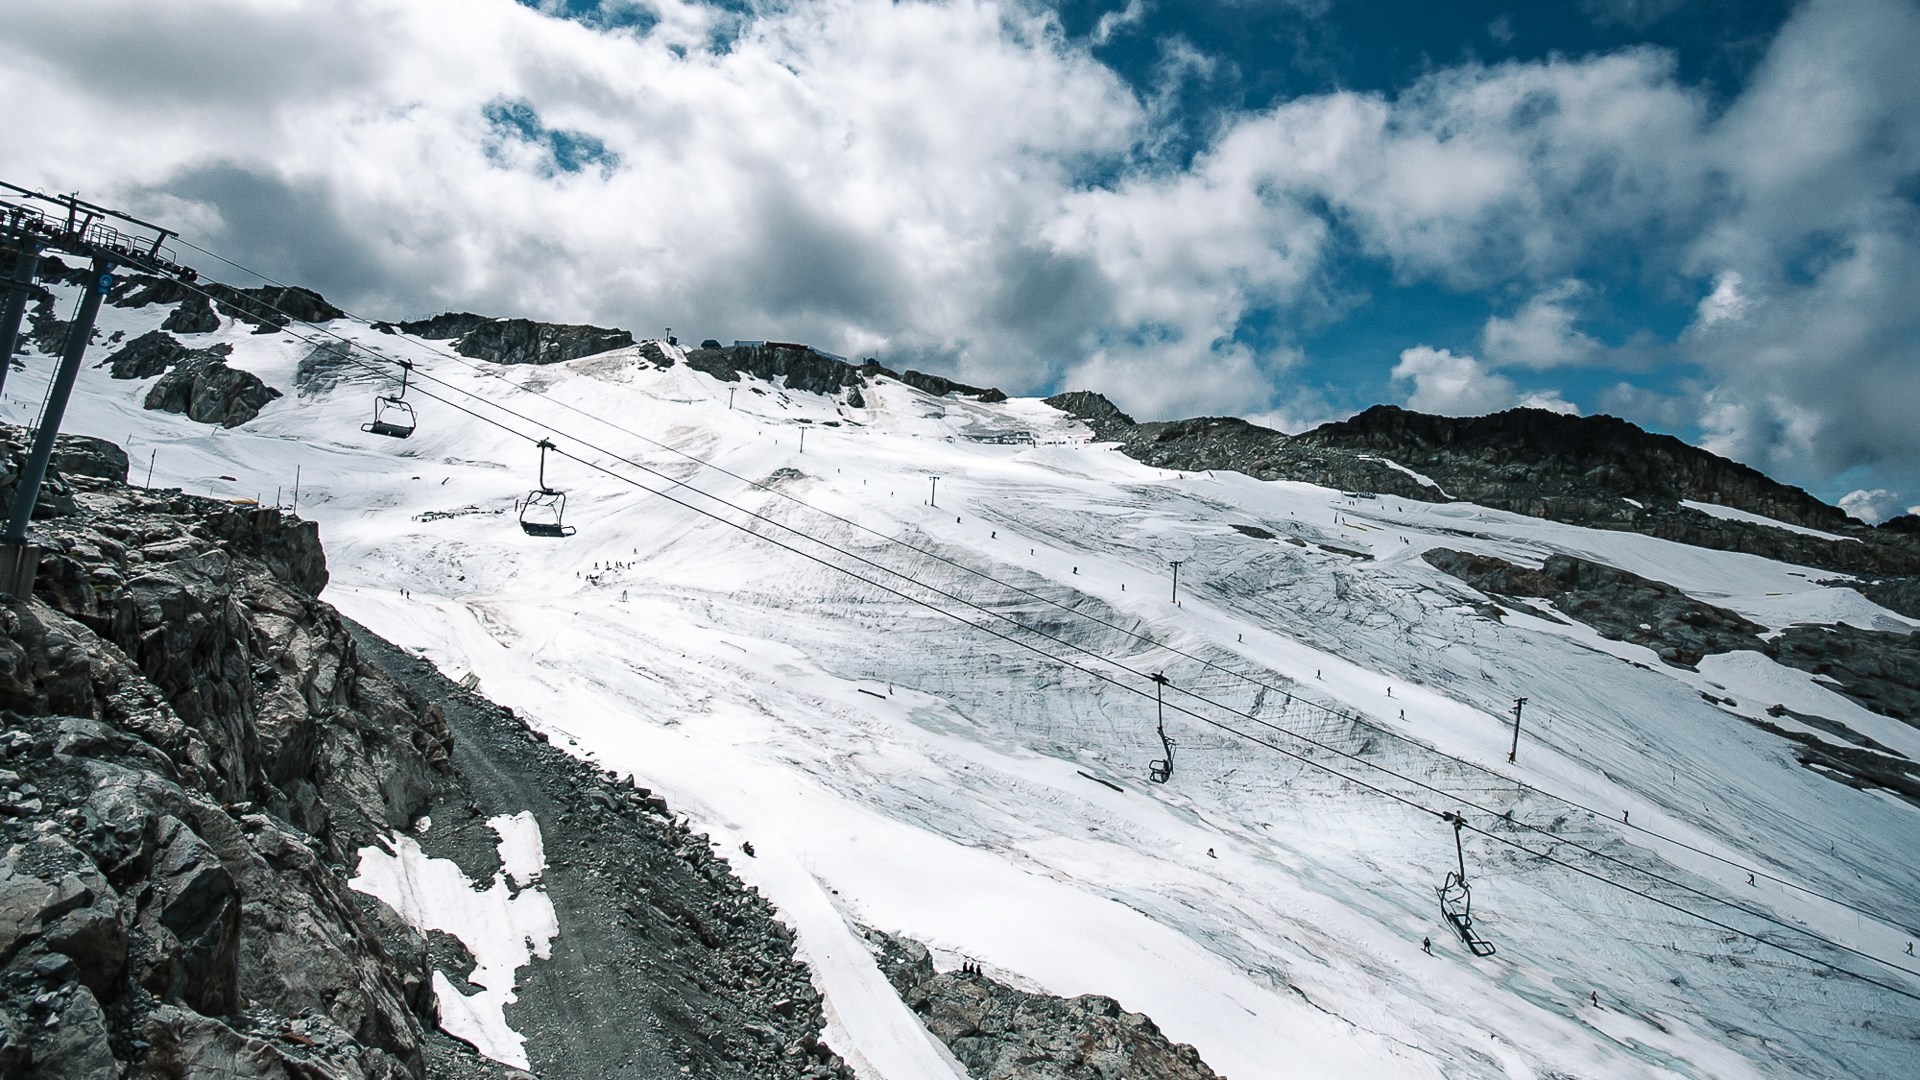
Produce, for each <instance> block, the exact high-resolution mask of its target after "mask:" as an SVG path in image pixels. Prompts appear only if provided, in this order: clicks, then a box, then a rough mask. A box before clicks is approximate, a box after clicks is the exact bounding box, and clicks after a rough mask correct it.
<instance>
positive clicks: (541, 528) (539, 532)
mask: <svg viewBox="0 0 1920 1080" xmlns="http://www.w3.org/2000/svg"><path fill="white" fill-rule="evenodd" d="M539 446H540V486H539V487H538V488H535V489H534V490H532V491H529V492H527V498H526V500H525V501H524V502H522V503H521V504H520V528H521V529H522V530H524V531H525V532H526V534H527V535H528V536H552V537H566V536H572V535H573V534H574V532H575V530H574V527H573V526H571V525H568V524H566V522H565V518H566V513H567V494H566V492H564V491H560V490H557V489H555V488H550V487H548V486H547V451H549V450H552V449H555V447H554V445H553V443H551V442H548V441H547V440H546V439H541V440H540V442H539Z"/></svg>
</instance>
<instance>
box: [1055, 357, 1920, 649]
mask: <svg viewBox="0 0 1920 1080" xmlns="http://www.w3.org/2000/svg"><path fill="white" fill-rule="evenodd" d="M1047 404H1049V405H1052V406H1054V407H1055V408H1058V409H1061V410H1062V411H1064V412H1067V413H1069V414H1070V415H1073V416H1075V417H1078V418H1079V419H1081V420H1082V421H1084V422H1085V423H1086V424H1087V425H1088V426H1089V427H1091V428H1092V429H1093V431H1094V434H1095V437H1096V438H1099V439H1101V440H1103V441H1112V442H1115V443H1118V444H1119V447H1120V450H1121V451H1122V452H1123V453H1125V454H1127V455H1128V456H1129V457H1132V458H1134V459H1136V460H1138V461H1141V462H1143V463H1145V464H1148V465H1153V466H1155V467H1158V468H1166V469H1180V470H1184V471H1201V470H1209V469H1227V470H1233V471H1236V472H1242V473H1246V474H1247V475H1249V476H1253V477H1256V478H1258V479H1262V480H1298V481H1305V482H1308V483H1313V484H1320V485H1323V486H1326V487H1332V488H1337V489H1340V490H1343V491H1366V492H1375V493H1379V494H1387V495H1397V496H1400V497H1403V498H1407V499H1418V500H1421V501H1424V502H1442V501H1454V500H1458V501H1465V502H1473V503H1478V504H1480V505H1482V506H1489V507H1493V508H1495V509H1500V510H1509V511H1512V512H1514V513H1519V514H1525V515H1528V516H1531V517H1541V518H1546V519H1549V520H1553V521H1563V522H1567V523H1570V524H1576V525H1585V526H1589V527H1592V528H1601V529H1617V530H1622V531H1631V532H1640V533H1646V534H1648V535H1651V536H1658V537H1662V538H1664V539H1669V540H1677V541H1679V542H1681V543H1687V544H1693V545H1696V546H1700V547H1709V548H1716V549H1720V550H1725V551H1740V552H1746V553H1748V554H1753V555H1760V556H1763V557H1766V558H1770V559H1779V560H1782V561H1786V562H1793V563H1799V564H1801V565H1806V566H1813V567H1819V568H1823V569H1828V570H1833V571H1838V572H1841V573H1846V574H1855V575H1861V576H1863V577H1866V578H1867V580H1865V581H1862V582H1860V583H1858V584H1857V586H1856V587H1857V588H1859V589H1860V591H1862V592H1864V593H1866V594H1867V595H1868V596H1869V597H1870V598H1872V599H1874V600H1875V601H1876V602H1879V603H1882V604H1885V605H1886V606H1888V607H1890V608H1893V609H1894V610H1897V611H1901V612H1903V613H1905V614H1909V615H1915V616H1920V592H1916V589H1917V588H1920V586H1916V585H1915V584H1914V582H1915V581H1916V580H1917V579H1920V542H1916V541H1915V538H1914V536H1915V534H1913V533H1911V532H1907V531H1904V530H1902V529H1898V528H1893V529H1889V528H1884V527H1882V528H1873V527H1869V526H1866V525H1862V524H1861V523H1859V522H1857V521H1854V520H1853V519H1852V518H1849V517H1848V516H1847V515H1846V514H1845V513H1844V512H1842V511H1841V510H1839V509H1838V508H1836V507H1832V506H1828V505H1827V504H1825V503H1822V502H1820V501H1819V500H1818V499H1815V498H1814V497H1813V496H1811V495H1809V494H1808V493H1807V492H1805V491H1803V490H1801V489H1799V488H1796V487H1791V486H1789V485H1785V484H1781V483H1779V482H1777V481H1774V480H1772V479H1771V478H1769V477H1767V476H1766V475H1765V474H1763V473H1761V472H1759V471H1758V470H1756V469H1752V468H1749V467H1747V466H1745V465H1741V464H1739V463H1738V462H1734V461H1729V460H1727V459H1725V458H1722V457H1719V456H1718V455H1715V454H1712V453H1709V452H1708V451H1705V450H1701V449H1699V448H1697V447H1692V446H1688V445H1687V444H1686V443H1683V442H1681V441H1680V440H1678V439H1675V438H1673V437H1671V436H1667V435H1655V434H1653V433H1650V432H1647V431H1643V430H1642V429H1640V428H1638V427H1636V426H1634V425H1633V424H1630V423H1628V422H1626V421H1624V420H1620V419H1617V418H1614V417H1610V416H1587V417H1575V416H1563V415H1560V414H1557V413H1551V412H1546V411H1544V410H1540V409H1509V410H1507V411H1506V412H1501V413H1494V414H1492V415H1490V416H1482V417H1470V418H1464V419H1459V418H1452V417H1442V416H1429V415H1426V414H1423V413H1415V412H1409V411H1407V410H1405V409H1399V408H1396V407H1394V406H1391V405H1376V406H1374V407H1373V408H1371V409H1368V410H1366V411H1365V412H1362V413H1360V414H1359V415H1357V416H1355V417H1352V418H1351V419H1348V420H1343V421H1339V422H1336V423H1331V424H1324V425H1322V426H1320V427H1318V428H1315V429H1313V430H1312V431H1308V432H1304V433H1302V434H1300V435H1294V436H1289V435H1286V434H1283V433H1281V432H1278V431H1274V430H1272V429H1270V428H1263V427H1260V426H1258V425H1256V424H1251V423H1248V422H1247V421H1245V420H1240V419H1237V418H1234V417H1202V418H1196V419H1191V420H1173V421H1162V422H1151V423H1137V422H1135V421H1134V420H1133V418H1132V417H1129V416H1127V415H1126V414H1125V413H1123V412H1121V411H1120V410H1119V409H1117V408H1115V407H1114V406H1113V404H1112V402H1110V401H1108V400H1107V399H1106V398H1104V397H1102V396H1101V395H1099V394H1096V393H1091V392H1088V391H1075V392H1072V393H1067V394H1058V395H1055V396H1054V397H1051V398H1048V399H1047ZM1683 501H1695V502H1704V503H1715V504H1718V505H1722V506H1728V507H1732V508H1734V509H1737V510H1744V511H1747V512H1749V513H1753V514H1758V515H1762V516H1765V517H1769V518H1773V519H1775V520H1778V521H1783V522H1786V523H1788V524H1791V525H1799V526H1802V527H1804V528H1809V529H1818V530H1820V531H1823V532H1827V533H1831V534H1833V535H1834V536H1835V537H1836V539H1826V538H1822V537H1817V536H1809V535H1807V534H1805V533H1798V532H1792V531H1789V530H1786V529H1780V528H1774V527H1771V526H1767V525H1761V524H1754V523H1750V522H1745V521H1736V520H1728V519H1725V518H1719V517H1713V516H1710V515H1708V514H1705V513H1702V512H1700V511H1698V510H1695V509H1692V508H1690V507H1687V506H1684V505H1682V503H1683Z"/></svg>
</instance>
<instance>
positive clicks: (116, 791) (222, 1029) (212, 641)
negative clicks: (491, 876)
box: [0, 443, 450, 1077]
mask: <svg viewBox="0 0 1920 1080" xmlns="http://www.w3.org/2000/svg"><path fill="white" fill-rule="evenodd" d="M80 446H81V448H82V449H81V450H80V451H73V452H69V453H68V454H67V455H66V457H67V459H68V460H69V462H75V461H77V462H80V463H82V464H83V465H84V464H85V463H88V462H92V463H93V464H94V468H93V470H92V471H93V472H94V473H95V474H96V475H81V474H76V473H68V474H66V475H64V476H62V477H61V478H60V482H61V484H62V486H64V487H66V488H68V489H69V490H70V491H71V492H72V500H73V504H74V505H73V507H72V509H71V510H69V511H67V512H65V513H62V514H60V515H59V516H55V517H53V518H51V519H49V520H48V521H47V522H46V524H45V526H44V532H45V534H46V542H47V553H46V555H45V557H44V559H43V562H42V565H41V571H40V581H39V585H38V587H37V588H36V591H35V595H34V597H33V598H32V599H30V600H27V599H22V598H18V597H4V598H0V718H3V719H4V721H5V730H4V733H0V746H3V747H4V750H3V751H0V754H3V755H4V760H0V787H3V788H4V789H5V792H4V796H0V797H3V798H4V800H5V802H4V806H0V814H4V815H5V819H4V823H3V824H0V897H3V898H4V899H3V900H0V962H3V963H4V967H3V968H0V996H4V999H5V1007H4V1008H3V1009H0V1016H4V1017H5V1018H6V1019H5V1021H4V1023H0V1066H4V1071H5V1072H6V1074H7V1075H9V1076H14V1075H19V1076H44V1077H55V1076H60V1077H65V1076H74V1077H81V1076H86V1077H102V1076H115V1075H121V1074H123V1073H125V1074H128V1075H140V1076H164V1075H186V1074H198V1073H202V1072H207V1073H219V1074H221V1075H232V1076H245V1077H253V1076H260V1077H269V1076H340V1077H357V1076H364V1077H400V1076H419V1075H421V1074H422V1071H423V1057H422V1042H423V1033H424V1032H425V1031H426V1030H427V1026H428V1025H430V1023H431V1019H432V1014H431V1011H430V1005H431V1002H430V999H429V997H428V996H427V994H426V985H427V984H426V979H425V972H424V970H423V969H421V968H420V966H419V965H418V964H414V965H412V966H409V965H406V964H403V963H400V962H398V961H396V960H395V959H394V957H393V955H392V954H391V953H390V952H389V951H388V950H387V949H386V947H384V946H383V945H382V943H381V939H382V928H381V926H380V923H381V921H382V916H381V914H380V913H378V912H373V911H370V910H369V908H368V907H367V906H366V905H365V904H364V903H363V901H362V900H360V899H359V898H357V897H356V896H355V895H354V894H352V893H350V892H349V891H348V890H347V889H346V888H345V885H344V883H343V881H342V880H341V877H340V874H339V872H338V868H339V867H341V866H342V865H344V862H345V860H346V859H347V858H348V857H349V856H350V853H351V852H352V851H354V850H356V849H357V846H358V845H359V844H362V843H366V842H371V841H372V840H373V839H374V838H375V837H376V836H377V835H379V834H380V833H382V832H385V831H387V830H391V829H393V828H396V827H401V826H404V825H405V824H406V823H408V822H409V821H410V820H411V819H412V815H413V814H414V813H415V812H416V811H417V810H418V808H419V807H420V806H421V805H423V804H424V803H425V801H426V800H427V798H428V797H429V796H430V795H431V794H432V793H433V792H435V791H437V790H438V789H439V788H440V787H442V786H443V785H444V784H445V783H446V782H447V776H448V751H449V749H450V747H449V739H448V736H447V733H446V731H445V728H444V725H441V724H439V723H438V722H437V711H436V710H435V709H433V708H432V707H430V706H425V705H423V704H422V703H419V702H416V701H413V700H410V699H408V698H407V697H406V696H405V695H404V694H402V693H401V692H400V691H399V689H398V688H397V686H396V685H395V684H393V683H392V681H391V680H389V679H387V678H385V676H384V675H382V674H381V673H380V672H379V671H378V670H377V669H374V668H371V667H370V666H368V665H365V664H363V663H361V662H360V660H359V659H358V656H357V651H356V649H355V647H354V645H353V642H352V639H351V638H350V637H349V636H348V634H347V632H346V629H345V627H344V626H343V625H342V624H341V623H340V621H339V619H338V618H337V617H336V616H334V615H333V614H332V612H331V610H330V609H328V608H326V606H325V605H323V604H320V603H319V602H318V601H316V600H314V599H313V597H312V593H313V591H314V590H317V589H318V588H319V587H320V585H321V584H323V583H324V582H325V579H326V572H325V563H324V560H323V559H322V557H321V553H320V549H319V545H318V538H317V535H316V534H315V531H314V529H313V527H312V526H311V525H310V524H307V523H302V522H297V521H293V520H291V519H286V518H283V517H282V516H281V515H280V514H279V513H278V512H275V511H256V510H251V509H246V510H243V509H239V508H235V507H232V506H226V505H223V504H220V503H217V502H213V501H211V500H203V499H195V498H190V497H187V496H181V495H178V494H174V493H149V492H143V491H139V490H135V489H129V488H126V487H125V486H124V485H123V484H121V483H120V482H119V481H118V480H117V479H113V478H102V477H101V476H99V475H97V474H98V473H99V472H104V471H108V470H110V469H111V468H112V467H113V463H114V462H115V461H116V460H117V461H118V462H119V463H120V468H121V469H122V470H124V455H115V454H111V453H108V452H106V451H105V450H104V449H103V448H100V447H97V446H95V447H91V448H87V447H86V446H85V443H80ZM103 465H104V468H103V467H101V466H103ZM388 914H389V915H390V913H388ZM391 929H392V928H391V927H389V931H391Z"/></svg>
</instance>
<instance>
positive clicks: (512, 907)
mask: <svg viewBox="0 0 1920 1080" xmlns="http://www.w3.org/2000/svg"><path fill="white" fill-rule="evenodd" d="M487 824H489V825H491V826H493V827H494V828H495V829H496V830H498V831H499V833H500V860H501V862H502V863H503V864H504V867H503V869H502V870H501V872H500V873H499V874H498V875H497V876H496V877H495V878H494V880H493V881H491V882H489V883H488V884H487V886H486V888H484V889H482V888H480V887H479V884H478V883H477V882H475V881H473V880H472V879H471V878H469V877H467V875H466V872H465V871H464V870H461V869H460V866H459V864H457V863H455V862H454V861H453V860H451V859H436V858H433V857H431V856H429V855H428V854H427V853H426V852H425V851H423V850H421V848H420V845H419V843H417V842H416V841H415V840H414V839H413V838H412V837H410V836H395V837H392V838H391V839H390V844H391V846H392V848H393V850H392V851H391V852H388V851H384V850H382V849H380V848H378V847H365V848H361V849H360V860H359V865H358V867H357V869H356V873H355V876H354V878H353V880H352V881H351V882H349V884H350V885H351V886H352V887H353V888H354V889H356V890H358V891H359V892H363V893H366V894H367V895H369V896H377V897H379V898H380V899H381V900H384V901H386V903H387V906H388V907H391V908H393V910H395V911H397V912H399V913H400V917H401V918H403V919H405V920H407V923H408V925H410V926H412V927H413V928H414V929H415V930H418V931H420V932H421V933H423V934H424V933H426V932H427V931H429V930H439V931H441V932H443V933H448V934H452V935H453V936H454V937H456V938H459V939H460V943H461V944H462V945H465V946H466V947H467V951H468V952H469V953H472V954H473V961H474V967H473V971H472V972H471V973H467V974H466V979H467V981H468V982H469V983H471V984H472V985H473V987H474V992H473V993H471V994H467V993H463V992H462V991H461V990H460V989H459V988H457V987H455V986H454V985H453V983H452V981H451V980H449V979H448V978H447V977H446V976H445V975H443V974H441V973H440V972H438V971H435V972H434V973H433V993H434V998H435V999H436V1001H437V1002H438V1003H439V1006H440V1024H441V1026H442V1027H444V1028H446V1030H447V1031H448V1032H449V1033H451V1034H454V1035H458V1036H459V1037H460V1038H463V1039H465V1040H467V1041H468V1042H470V1043H472V1044H473V1045H474V1046H476V1047H479V1049H480V1052H481V1053H483V1054H485V1055H487V1056H488V1057H490V1058H492V1059H494V1060H495V1061H500V1062H505V1063H506V1064H508V1065H512V1066H514V1067H516V1068H521V1069H524V1068H527V1067H528V1064H527V1051H526V1042H527V1040H526V1034H525V1033H524V1032H518V1031H515V1030H513V1028H512V1027H510V1026H508V1024H507V1018H506V1008H507V1006H508V1005H511V1004H513V1001H514V997H515V994H514V981H513V973H514V972H515V971H517V970H519V969H520V968H523V967H525V966H527V964H529V963H531V962H532V961H533V960H534V958H536V957H538V958H540V959H545V958H547V957H549V956H552V955H553V951H552V945H553V938H554V935H556V934H558V933H559V932H560V927H559V924H558V923H557V922H556V921H555V919H554V912H553V901H551V900H549V899H547V894H546V893H545V892H544V891H542V890H540V889H537V888H528V887H527V886H529V885H531V884H532V883H533V880H535V879H537V878H538V877H539V873H540V871H541V870H543V869H545V867H546V863H545V861H544V860H542V859H538V856H539V850H540V826H539V823H537V822H535V821H534V820H533V817H532V815H530V814H517V815H514V816H512V817H507V816H504V815H503V816H501V817H497V818H494V819H493V820H492V821H489V822H488V823H487ZM503 825H504V826H505V827H503ZM529 836H530V838H529ZM529 845H531V850H532V853H533V856H534V858H535V859H536V860H538V862H537V865H536V864H535V863H532V862H528V861H527V857H526V853H527V851H528V847H529Z"/></svg>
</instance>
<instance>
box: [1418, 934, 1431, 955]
mask: <svg viewBox="0 0 1920 1080" xmlns="http://www.w3.org/2000/svg"><path fill="white" fill-rule="evenodd" d="M1420 951H1421V952H1424V953H1426V954H1427V955H1428V956H1432V955H1433V939H1432V938H1430V937H1423V938H1421V939H1420Z"/></svg>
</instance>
